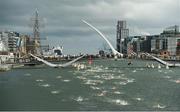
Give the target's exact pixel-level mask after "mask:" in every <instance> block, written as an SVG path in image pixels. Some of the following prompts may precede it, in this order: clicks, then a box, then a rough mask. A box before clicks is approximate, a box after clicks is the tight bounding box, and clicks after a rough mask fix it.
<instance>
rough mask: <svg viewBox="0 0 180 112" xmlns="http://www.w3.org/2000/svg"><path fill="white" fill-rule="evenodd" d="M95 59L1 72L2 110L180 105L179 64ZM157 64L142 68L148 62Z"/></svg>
mask: <svg viewBox="0 0 180 112" xmlns="http://www.w3.org/2000/svg"><path fill="white" fill-rule="evenodd" d="M132 62H133V64H132V65H127V63H128V61H127V60H124V59H122V60H118V61H114V60H110V59H108V60H105V59H104V60H95V61H94V62H93V64H92V65H88V64H87V62H86V61H82V62H81V63H84V64H86V65H88V68H87V69H84V70H77V69H75V68H71V67H69V68H60V69H56V68H49V67H47V66H37V67H25V68H21V69H13V70H11V71H8V72H1V73H0V110H101V111H103V110H180V74H179V73H180V69H179V68H170V69H165V68H161V69H158V68H157V65H158V64H157V63H156V62H152V61H141V60H132ZM147 62H148V63H149V64H151V63H153V64H154V65H155V68H154V69H153V68H146V67H145V65H146V63H147Z"/></svg>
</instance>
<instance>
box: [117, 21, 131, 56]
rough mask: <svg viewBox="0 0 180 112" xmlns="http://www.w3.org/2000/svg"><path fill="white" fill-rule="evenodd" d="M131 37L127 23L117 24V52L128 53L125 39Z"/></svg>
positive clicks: (119, 22) (120, 22)
mask: <svg viewBox="0 0 180 112" xmlns="http://www.w3.org/2000/svg"><path fill="white" fill-rule="evenodd" d="M128 36H129V29H127V28H126V21H118V22H117V34H116V38H117V41H116V46H117V51H118V52H120V53H125V52H126V45H125V42H124V39H125V38H127V37H128Z"/></svg>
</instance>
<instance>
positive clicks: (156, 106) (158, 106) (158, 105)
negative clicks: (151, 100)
mask: <svg viewBox="0 0 180 112" xmlns="http://www.w3.org/2000/svg"><path fill="white" fill-rule="evenodd" d="M153 108H159V109H163V108H166V106H165V105H162V104H157V105H154V106H153Z"/></svg>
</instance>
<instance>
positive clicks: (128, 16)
mask: <svg viewBox="0 0 180 112" xmlns="http://www.w3.org/2000/svg"><path fill="white" fill-rule="evenodd" d="M36 9H38V11H39V15H40V17H41V20H42V24H43V25H42V26H45V27H43V28H41V37H48V42H47V41H46V42H44V43H49V44H50V45H51V46H57V45H62V46H64V50H63V52H64V54H74V53H75V54H78V53H80V52H82V53H98V50H99V49H100V48H102V47H103V44H104V43H105V42H104V40H102V39H101V38H99V35H98V34H97V33H96V32H94V31H93V30H92V29H91V28H89V26H87V25H86V24H84V23H83V22H81V19H85V20H87V21H88V22H89V23H91V24H92V25H94V26H96V27H97V28H98V29H99V30H100V31H102V32H103V33H104V34H105V35H106V36H107V37H108V39H109V40H110V41H111V43H112V44H113V45H114V47H115V44H116V24H117V20H126V21H127V24H128V28H129V29H130V35H145V34H159V33H161V32H162V30H163V29H164V28H165V27H168V26H172V25H175V24H177V25H180V0H0V30H11V31H17V32H20V33H24V34H29V35H32V28H30V27H29V26H30V23H31V21H30V20H31V19H30V18H32V17H33V15H34V13H35V11H36Z"/></svg>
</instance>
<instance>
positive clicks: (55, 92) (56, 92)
mask: <svg viewBox="0 0 180 112" xmlns="http://www.w3.org/2000/svg"><path fill="white" fill-rule="evenodd" d="M51 93H52V94H59V91H58V90H54V91H51Z"/></svg>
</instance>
